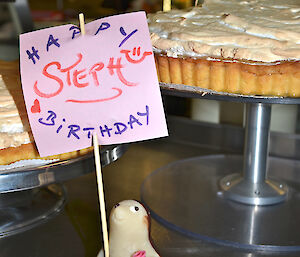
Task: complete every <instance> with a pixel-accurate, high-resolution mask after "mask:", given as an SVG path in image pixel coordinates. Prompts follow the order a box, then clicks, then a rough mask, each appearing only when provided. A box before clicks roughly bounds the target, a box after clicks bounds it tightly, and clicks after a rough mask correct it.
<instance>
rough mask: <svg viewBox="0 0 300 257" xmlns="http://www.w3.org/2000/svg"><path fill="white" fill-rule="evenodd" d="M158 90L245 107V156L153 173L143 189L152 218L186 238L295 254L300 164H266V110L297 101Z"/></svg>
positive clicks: (299, 236) (206, 159) (299, 240)
mask: <svg viewBox="0 0 300 257" xmlns="http://www.w3.org/2000/svg"><path fill="white" fill-rule="evenodd" d="M162 86H163V91H164V93H165V94H172V95H178V96H184V97H203V98H207V99H214V100H227V101H238V102H244V103H245V104H246V135H245V149H244V156H243V157H242V156H227V155H215V156H203V157H197V158H192V159H186V160H181V161H177V162H174V163H171V164H169V165H167V166H165V167H162V168H161V169H159V170H157V171H155V172H153V173H152V174H151V175H150V176H149V177H148V178H146V180H145V181H144V183H143V185H142V190H141V197H142V201H143V202H144V203H145V205H146V206H147V207H148V208H149V209H150V211H151V214H152V216H153V217H154V218H155V219H157V220H158V221H159V222H160V223H162V224H163V225H165V226H167V227H168V228H170V229H173V230H175V231H178V232H180V233H182V234H184V235H186V236H189V237H192V238H196V239H200V240H206V241H209V242H213V243H217V244H220V245H225V246H233V247H238V248H244V249H254V250H264V251H266V250H270V251H300V232H299V231H298V230H297V228H299V227H300V219H299V217H298V215H299V214H298V213H300V196H299V192H300V162H297V161H291V160H285V159H279V158H268V140H269V129H270V115H271V105H270V104H273V103H285V104H291V103H293V104H295V103H300V100H299V99H291V98H276V97H255V96H249V97H247V96H240V95H232V94H222V93H216V92H207V93H206V94H205V95H203V96H201V94H199V93H198V92H191V91H190V90H189V89H188V90H185V89H184V90H182V88H176V85H162ZM164 88H167V89H164ZM173 88H175V89H176V90H173ZM195 136H201V135H195ZM267 174H268V176H267ZM273 177H275V178H276V180H275V179H273ZM287 184H288V186H287Z"/></svg>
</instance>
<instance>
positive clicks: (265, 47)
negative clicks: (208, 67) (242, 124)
mask: <svg viewBox="0 0 300 257" xmlns="http://www.w3.org/2000/svg"><path fill="white" fill-rule="evenodd" d="M148 23H149V29H150V32H151V40H152V44H153V47H154V51H155V52H158V53H159V52H164V53H166V54H167V55H168V56H170V57H177V56H182V55H184V56H191V57H215V58H234V59H238V60H250V61H256V62H265V63H271V62H278V61H298V60H300V1H299V0H285V1H282V0H245V1H240V0H207V1H205V2H204V4H203V6H202V7H193V8H190V9H188V10H172V11H170V12H165V13H164V12H158V13H156V14H149V15H148Z"/></svg>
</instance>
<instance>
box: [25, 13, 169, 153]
mask: <svg viewBox="0 0 300 257" xmlns="http://www.w3.org/2000/svg"><path fill="white" fill-rule="evenodd" d="M85 30H86V34H85V35H84V36H82V35H81V34H80V29H79V28H78V27H77V26H74V25H72V24H70V25H63V26H59V27H52V28H48V29H43V30H38V31H34V32H30V33H26V34H22V35H21V36H20V62H21V64H20V65H21V80H22V87H23V92H24V98H25V103H26V108H27V113H28V117H29V121H30V125H31V129H32V132H33V136H34V139H35V142H36V145H37V147H38V150H39V153H40V155H41V156H48V155H53V154H59V153H64V152H69V151H74V150H78V149H83V148H86V147H89V146H91V138H92V135H93V133H97V135H98V138H99V144H102V145H107V144H117V143H126V142H134V141H139V140H146V139H151V138H157V137H164V136H167V135H168V131H167V126H166V121H165V115H164V110H163V105H162V100H161V95H160V89H159V84H158V80H157V75H156V69H155V63H154V57H153V53H152V45H151V41H150V37H149V31H148V25H147V20H146V16H145V13H144V12H136V13H128V14H123V15H116V16H111V17H107V18H103V19H99V20H96V21H93V22H91V23H88V24H86V25H85Z"/></svg>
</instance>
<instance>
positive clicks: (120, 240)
mask: <svg viewBox="0 0 300 257" xmlns="http://www.w3.org/2000/svg"><path fill="white" fill-rule="evenodd" d="M109 255H110V257H159V254H158V253H157V252H156V251H155V249H154V248H153V246H152V244H151V239H150V216H149V214H148V212H147V211H146V210H145V208H144V206H143V205H142V204H140V203H139V202H137V201H135V200H125V201H122V202H120V203H118V204H116V205H115V206H114V208H113V209H112V211H111V213H110V229H109ZM101 256H104V254H103V251H101V252H100V253H99V255H98V257H101Z"/></svg>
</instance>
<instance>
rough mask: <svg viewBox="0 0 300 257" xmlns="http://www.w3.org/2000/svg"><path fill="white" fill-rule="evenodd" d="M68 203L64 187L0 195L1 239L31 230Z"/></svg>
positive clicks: (57, 186) (55, 186)
mask: <svg viewBox="0 0 300 257" xmlns="http://www.w3.org/2000/svg"><path fill="white" fill-rule="evenodd" d="M65 202H66V192H65V189H64V187H63V186H59V185H56V184H53V185H50V186H48V187H45V188H40V189H31V190H25V191H19V192H12V193H5V194H0V237H4V236H9V235H13V234H17V233H20V232H23V231H26V230H28V229H31V228H33V227H35V226H37V225H39V224H42V223H44V222H46V221H47V220H48V219H50V218H52V217H54V216H55V215H56V214H58V213H59V212H60V211H61V210H62V209H63V207H64V205H65Z"/></svg>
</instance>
